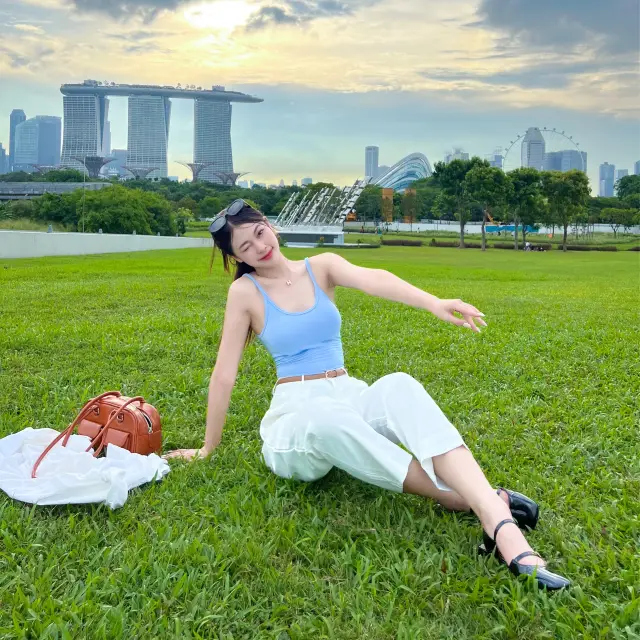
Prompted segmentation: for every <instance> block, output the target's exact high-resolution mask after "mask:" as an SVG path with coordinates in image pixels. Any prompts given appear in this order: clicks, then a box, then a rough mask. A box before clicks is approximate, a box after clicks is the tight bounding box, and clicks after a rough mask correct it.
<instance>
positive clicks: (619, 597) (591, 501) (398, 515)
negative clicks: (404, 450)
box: [0, 247, 640, 640]
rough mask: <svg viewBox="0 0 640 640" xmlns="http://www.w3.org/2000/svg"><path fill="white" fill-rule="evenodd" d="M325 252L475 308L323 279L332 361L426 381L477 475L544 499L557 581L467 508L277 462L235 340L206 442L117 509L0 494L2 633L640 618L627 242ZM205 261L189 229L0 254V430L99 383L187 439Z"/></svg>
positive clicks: (210, 315)
mask: <svg viewBox="0 0 640 640" xmlns="http://www.w3.org/2000/svg"><path fill="white" fill-rule="evenodd" d="M286 252H287V255H289V256H290V257H292V258H302V257H303V256H304V255H308V254H309V253H310V250H307V251H304V250H293V249H287V250H286ZM345 255H346V256H347V257H348V258H349V259H351V260H354V261H357V262H358V263H359V264H362V265H365V266H370V267H380V268H387V269H389V270H391V271H393V272H394V273H396V274H398V275H399V276H401V277H404V278H405V279H407V280H409V281H410V282H412V283H414V284H416V285H418V286H420V287H422V288H424V289H426V290H428V291H430V292H432V293H434V294H436V295H439V296H444V297H460V298H462V299H463V300H466V301H468V302H471V303H473V304H474V305H476V306H477V307H478V308H480V309H481V310H482V311H483V312H484V313H485V314H486V317H487V321H488V324H489V327H488V329H487V330H485V331H484V332H483V333H482V334H480V335H474V334H472V333H471V332H468V331H464V330H461V329H458V328H456V327H453V326H450V325H446V324H444V323H441V322H439V321H437V320H435V319H434V318H432V317H431V316H429V315H428V314H426V313H424V312H420V311H417V310H414V309H410V308H408V307H401V306H399V305H395V304H393V303H389V302H386V301H382V300H378V299H374V298H367V297H365V296H364V295H362V294H360V293H358V292H352V291H345V290H340V291H339V292H338V295H337V302H338V305H339V307H340V309H341V311H342V314H343V320H344V324H343V337H344V345H345V355H346V365H347V367H348V368H349V371H350V373H351V374H352V375H354V376H357V377H360V378H362V379H364V380H366V381H368V382H373V381H374V380H375V379H376V378H378V377H380V376H382V375H384V374H387V373H390V372H393V371H398V370H401V371H406V372H407V373H409V374H411V375H413V376H414V377H416V378H417V379H418V380H420V381H421V382H422V383H423V384H424V385H425V387H426V388H427V390H428V391H429V393H430V394H431V395H432V396H433V397H434V398H435V399H436V401H437V402H438V403H439V404H440V406H441V407H442V408H443V410H444V411H445V412H446V413H447V415H448V416H449V417H450V418H451V419H452V421H453V422H454V423H455V424H456V425H457V426H458V427H459V429H460V431H461V432H462V434H463V435H464V437H465V440H466V442H467V444H468V445H469V446H470V447H471V449H472V450H473V451H474V452H475V454H476V456H477V458H478V459H479V461H480V464H481V465H482V466H483V468H484V469H485V471H486V473H487V475H488V476H489V478H490V480H491V481H492V482H493V483H495V484H496V485H504V486H507V487H510V488H513V489H517V490H520V491H523V492H524V493H526V494H528V495H530V496H531V497H533V498H535V499H537V500H538V501H539V502H540V504H541V522H540V524H539V526H538V529H537V530H536V531H535V532H533V533H531V534H530V535H529V540H530V542H531V543H532V545H533V546H534V548H536V549H537V550H539V551H540V552H541V553H542V554H543V555H544V556H546V557H547V558H548V559H549V561H550V565H551V568H552V569H557V570H558V571H559V572H560V573H563V574H565V575H567V576H568V577H569V578H571V579H572V580H573V581H574V584H575V587H573V588H572V589H571V590H570V591H568V592H565V593H558V594H555V595H546V594H545V593H541V592H539V591H538V590H537V589H536V588H535V587H534V586H532V584H530V583H527V582H525V581H518V580H517V579H516V578H514V577H513V576H511V574H509V573H508V571H507V570H506V568H505V567H503V566H500V565H498V563H497V562H496V561H495V560H494V559H485V558H478V557H477V556H476V553H475V550H476V545H477V544H478V542H479V541H480V539H481V531H480V527H479V525H478V523H477V521H476V520H475V519H474V517H472V516H470V515H465V514H453V513H449V512H446V511H444V510H443V509H441V508H440V507H438V506H435V505H433V504H431V503H429V502H426V501H423V500H421V499H419V498H417V497H414V496H405V495H397V494H392V493H389V492H385V491H383V490H380V489H377V488H375V487H371V486H366V485H364V484H362V483H359V482H358V481H356V480H354V479H352V478H350V477H349V476H347V475H346V474H345V473H342V472H339V471H333V472H331V473H330V474H329V475H328V476H327V477H326V478H325V479H323V480H321V481H319V482H317V483H313V484H298V483H296V482H293V481H286V480H282V479H280V478H277V477H275V476H274V475H272V474H271V473H270V472H269V471H268V470H267V469H266V467H265V465H264V464H263V462H262V460H261V457H260V439H259V434H258V425H259V421H260V418H261V416H262V414H263V413H264V411H265V410H266V409H267V406H268V403H269V399H270V392H271V387H272V385H273V382H274V375H275V369H274V366H273V365H272V363H271V361H270V358H269V356H268V355H267V354H266V352H265V350H264V349H263V348H262V347H261V346H260V345H252V346H251V347H250V348H249V349H248V351H247V353H246V354H245V357H244V359H243V361H242V363H241V370H240V374H239V378H238V383H237V386H236V389H235V391H234V395H233V398H232V404H231V408H230V412H229V417H228V422H227V427H226V430H225V433H224V436H223V443H222V445H221V446H220V447H219V449H218V450H217V451H216V453H215V454H214V456H213V458H212V460H211V461H210V463H205V462H202V461H200V462H197V463H195V464H187V463H184V462H178V463H176V464H174V465H172V472H171V473H170V474H169V475H168V476H167V478H166V479H165V480H163V481H162V482H161V483H156V484H153V485H149V486H145V487H141V488H139V489H137V490H134V491H132V492H131V494H130V496H129V500H128V502H127V503H126V504H125V506H124V507H123V508H122V509H119V510H116V511H113V512H112V511H110V510H109V509H107V508H106V507H102V506H95V505H89V506H63V507H31V506H28V505H22V504H20V503H17V502H14V501H12V500H9V499H8V498H6V497H4V495H3V496H0V638H73V639H75V638H109V639H111V638H127V639H131V638H220V639H225V640H230V639H232V638H233V639H238V638H247V639H251V640H253V639H256V638H275V639H278V640H285V639H294V638H295V639H307V638H313V639H314V640H316V639H317V640H319V639H322V638H335V639H337V640H363V639H366V640H377V639H383V638H384V639H389V640H391V639H401V640H402V639H404V640H414V639H419V638H436V639H448V638H451V639H456V640H464V639H467V638H513V639H518V640H520V639H523V638H536V639H537V638H549V639H554V638H566V639H571V640H575V639H578V638H580V639H583V638H587V639H589V638H619V639H625V640H631V639H632V638H638V637H639V636H640V555H639V554H638V548H639V547H640V520H639V512H640V508H639V502H640V499H639V497H640V465H639V460H640V438H639V421H640V416H639V414H638V407H639V404H638V398H639V397H640V370H639V369H640V367H639V361H638V326H639V322H638V320H639V317H638V309H640V304H639V303H640V300H639V297H638V284H639V281H638V276H639V273H640V255H639V254H638V253H627V252H622V253H615V254H606V253H569V254H563V253H562V252H553V253H541V254H538V253H532V254H529V253H526V254H525V253H519V254H516V253H513V252H508V251H492V252H489V253H486V254H482V253H481V252H479V251H465V252H462V251H459V250H455V249H437V250H435V249H430V248H428V247H425V248H417V249H414V248H401V247H384V248H382V249H378V250H365V249H363V250H360V251H357V252H353V251H351V252H345ZM208 263H209V252H208V251H204V250H184V251H160V252H153V253H151V252H148V253H136V254H117V255H108V256H86V257H74V258H51V259H38V260H19V261H0V285H1V288H0V367H1V368H0V389H2V394H1V395H0V437H2V436H5V435H7V434H9V433H12V432H16V431H19V430H21V429H24V428H25V427H29V426H31V427H54V428H56V429H62V428H63V427H65V426H66V425H67V424H68V422H69V421H70V420H71V419H72V418H73V417H74V415H75V413H76V411H77V410H78V409H79V408H80V406H81V405H82V404H83V403H84V401H85V400H86V399H87V398H89V397H90V396H93V395H97V394H98V393H100V392H102V391H104V390H107V389H111V388H119V389H121V390H122V391H124V392H126V393H128V394H130V395H134V394H142V395H144V396H145V397H146V398H147V399H148V400H149V401H150V402H152V403H153V404H154V405H155V406H156V407H158V409H159V411H160V413H161V415H162V417H163V422H164V433H165V440H164V448H165V450H168V449H171V448H175V447H197V446H200V445H201V443H202V439H203V434H204V421H205V409H206V406H205V403H206V393H207V384H208V380H209V376H210V373H211V369H212V367H213V364H214V361H215V357H216V346H217V343H218V340H219V337H220V326H221V320H222V314H223V306H224V301H225V294H226V289H227V286H228V279H226V278H225V277H222V276H221V275H220V272H219V268H220V264H219V261H217V262H216V264H215V265H214V271H213V274H212V275H209V274H208Z"/></svg>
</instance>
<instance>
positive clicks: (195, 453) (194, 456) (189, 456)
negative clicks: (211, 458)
mask: <svg viewBox="0 0 640 640" xmlns="http://www.w3.org/2000/svg"><path fill="white" fill-rule="evenodd" d="M211 453H212V451H210V450H208V449H206V448H205V447H202V448H201V449H175V450H174V451H169V453H165V455H163V456H162V457H163V458H164V459H165V460H171V459H172V458H183V459H184V460H190V461H192V460H198V459H202V458H206V457H207V456H208V455H210V454H211Z"/></svg>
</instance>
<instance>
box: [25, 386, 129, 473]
mask: <svg viewBox="0 0 640 640" xmlns="http://www.w3.org/2000/svg"><path fill="white" fill-rule="evenodd" d="M121 395H122V394H121V393H120V392H119V391H105V392H104V393H101V394H100V395H99V396H96V397H95V398H91V400H89V402H87V404H85V405H84V407H82V409H81V410H80V413H79V414H78V417H77V418H76V419H75V420H74V421H73V422H72V423H71V424H70V425H69V426H68V427H67V428H66V429H65V430H64V431H61V432H60V433H59V434H58V435H57V436H56V437H55V438H54V439H53V441H52V442H50V443H49V445H48V446H47V448H46V449H45V450H44V451H43V452H42V453H41V454H40V457H39V458H38V459H37V460H36V463H35V464H34V465H33V469H32V471H31V477H32V478H35V477H36V471H37V469H38V467H39V466H40V463H41V462H42V460H43V459H44V457H45V456H46V455H47V454H48V453H49V451H51V449H53V447H54V446H55V445H56V444H57V443H58V442H59V441H60V440H62V439H63V438H64V441H63V443H62V446H63V447H66V446H67V442H69V438H70V437H71V433H72V432H73V430H74V429H75V428H76V426H77V425H78V423H79V422H80V421H81V420H84V418H86V416H87V415H89V413H91V410H92V409H93V405H94V404H95V403H96V402H98V401H99V400H102V399H103V398H106V397H107V396H115V397H116V398H119V397H120V396H121ZM101 433H102V432H101ZM87 451H88V449H87Z"/></svg>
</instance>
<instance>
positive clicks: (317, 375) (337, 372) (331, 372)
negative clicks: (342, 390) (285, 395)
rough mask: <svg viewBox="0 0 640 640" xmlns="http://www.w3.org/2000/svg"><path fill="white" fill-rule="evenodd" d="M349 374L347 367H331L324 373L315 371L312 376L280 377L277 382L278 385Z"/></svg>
mask: <svg viewBox="0 0 640 640" xmlns="http://www.w3.org/2000/svg"><path fill="white" fill-rule="evenodd" d="M344 375H347V370H346V369H342V368H340V369H330V370H329V371H325V372H324V373H313V374H311V375H310V376H289V377H288V378H280V379H279V380H278V382H276V386H277V385H279V384H284V383H285V382H302V381H303V380H304V381H306V380H322V379H324V378H337V377H338V376H344Z"/></svg>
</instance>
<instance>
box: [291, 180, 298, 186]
mask: <svg viewBox="0 0 640 640" xmlns="http://www.w3.org/2000/svg"><path fill="white" fill-rule="evenodd" d="M291 186H293V187H297V186H298V181H297V180H296V179H294V180H293V182H292V183H291Z"/></svg>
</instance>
